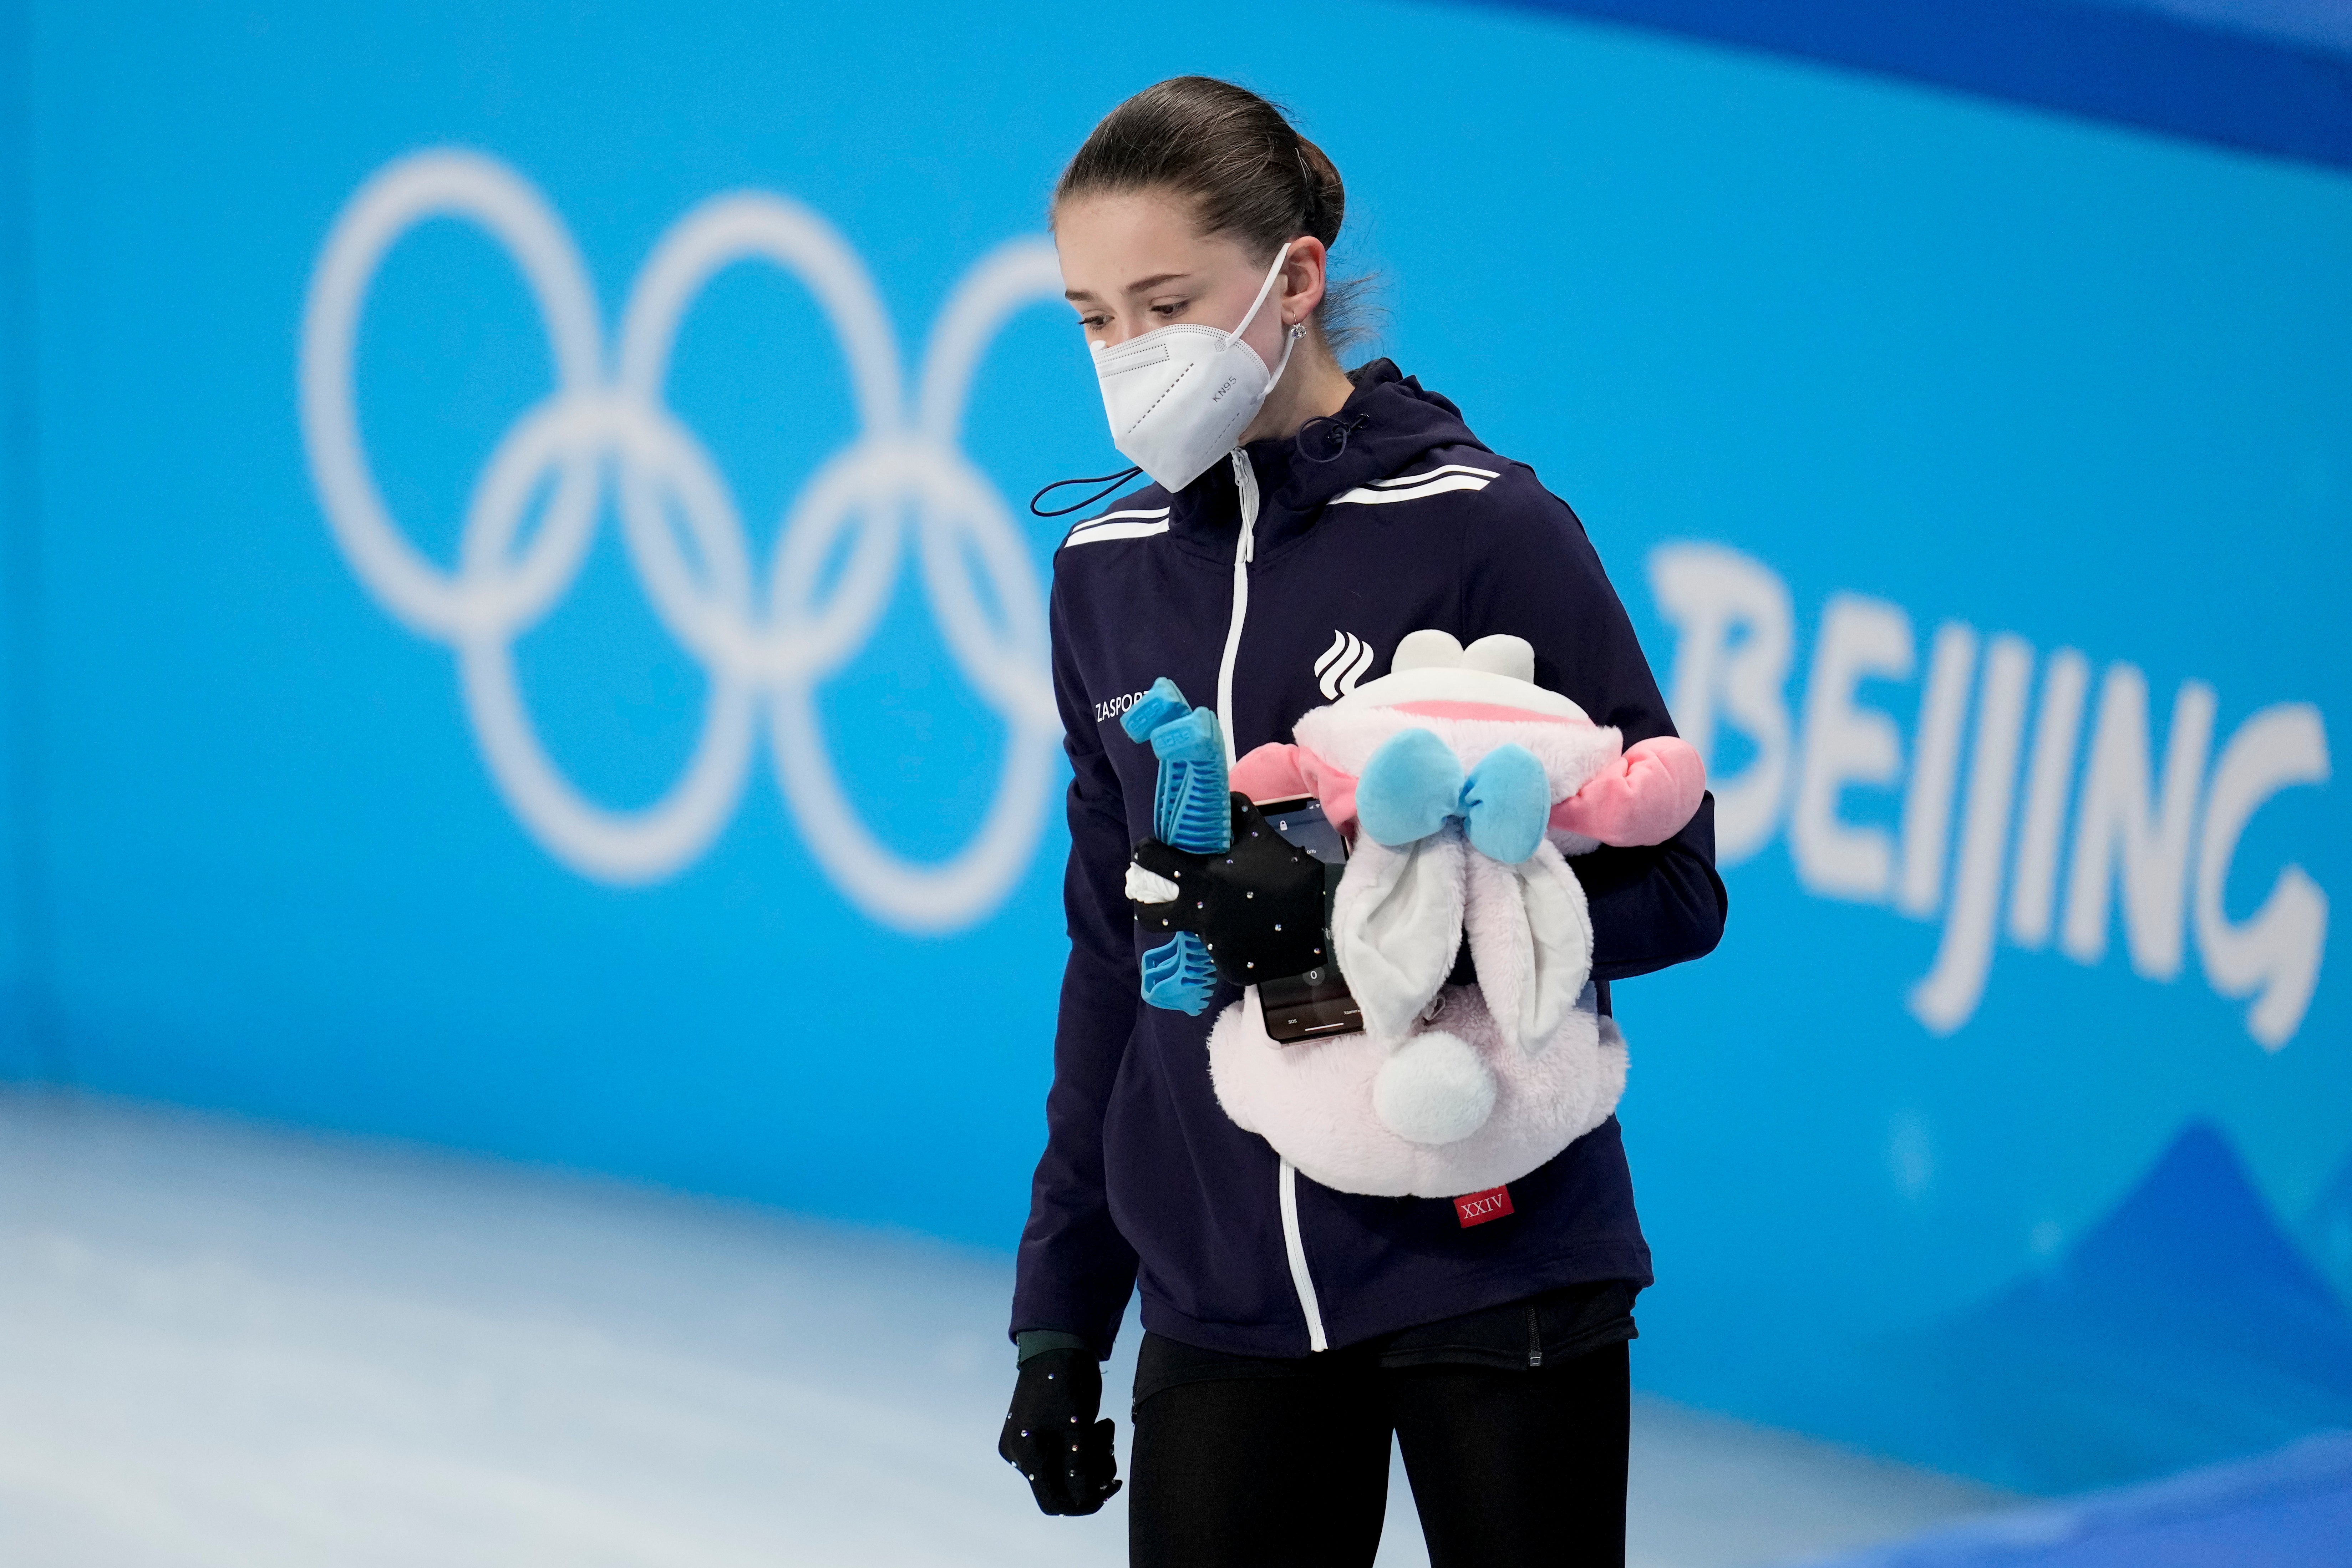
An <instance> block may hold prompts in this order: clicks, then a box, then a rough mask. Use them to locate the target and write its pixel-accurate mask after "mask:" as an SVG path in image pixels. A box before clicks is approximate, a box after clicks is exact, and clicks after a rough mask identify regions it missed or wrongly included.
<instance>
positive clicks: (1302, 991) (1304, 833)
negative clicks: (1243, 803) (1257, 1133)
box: [1257, 795, 1364, 1046]
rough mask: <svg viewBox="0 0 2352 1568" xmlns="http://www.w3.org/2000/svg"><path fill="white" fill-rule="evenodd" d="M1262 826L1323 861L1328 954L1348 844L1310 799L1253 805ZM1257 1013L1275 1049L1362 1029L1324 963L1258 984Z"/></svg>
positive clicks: (1335, 972) (1355, 1009) (1357, 1012)
mask: <svg viewBox="0 0 2352 1568" xmlns="http://www.w3.org/2000/svg"><path fill="white" fill-rule="evenodd" d="M1258 814H1259V815H1260V816H1264V817H1265V821H1266V826H1269V827H1271V828H1273V829H1274V830H1275V831H1276V833H1278V834H1280V835H1282V837H1283V838H1284V839H1285V840H1286V841H1287V842H1289V843H1292V844H1295V845H1297V847H1299V848H1301V849H1304V850H1306V851H1307V853H1308V854H1309V855H1312V856H1314V857H1315V858H1316V859H1318V860H1320V861H1321V862H1322V863H1323V951H1324V952H1327V953H1328V952H1330V951H1331V899H1332V895H1333V894H1335V893H1336V892H1337V891H1338V890H1339V876H1340V873H1341V872H1343V871H1345V870H1346V869H1347V866H1348V843H1347V840H1346V839H1344V838H1342V837H1339V829H1338V828H1337V827H1335V826H1332V825H1331V819H1330V818H1329V817H1328V816H1324V815H1323V803H1322V802H1321V801H1319V800H1317V799H1316V798H1315V797H1314V796H1312V795H1300V796H1298V797H1297V799H1294V800H1270V801H1265V802H1263V803H1261V804H1260V805H1259V806H1258ZM1257 1005H1258V1013H1259V1016H1261V1017H1263V1018H1264V1019H1265V1033H1266V1037H1267V1038H1269V1039H1271V1040H1273V1041H1275V1042H1276V1043H1277V1044H1279V1045H1285V1046H1288V1045H1295V1044H1297V1042H1298V1041H1300V1040H1313V1039H1320V1038H1322V1037H1324V1036H1326V1035H1347V1034H1353V1033H1355V1032H1356V1031H1357V1030H1360V1029H1361V1028H1362V1027H1363V1026H1364V1015H1363V1010H1362V1009H1361V1008H1360V1007H1359V1006H1357V1005H1356V999H1355V997H1354V996H1352V995H1350V994H1349V992H1348V983H1347V982H1346V981H1345V980H1342V979H1341V978H1339V965H1338V964H1336V963H1325V964H1323V965H1322V966H1321V967H1319V968H1316V969H1310V970H1308V971H1307V973H1304V974H1293V975H1289V976H1287V977H1286V978H1284V979H1281V980H1265V981H1260V982H1259V983H1258V988H1257Z"/></svg>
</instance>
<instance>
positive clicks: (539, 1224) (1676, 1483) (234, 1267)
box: [0, 1089, 2003, 1568]
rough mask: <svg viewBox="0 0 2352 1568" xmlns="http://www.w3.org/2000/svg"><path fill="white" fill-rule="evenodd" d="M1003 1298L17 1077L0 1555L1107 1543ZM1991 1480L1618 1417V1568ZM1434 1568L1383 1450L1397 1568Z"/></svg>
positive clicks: (791, 1222) (0, 1315) (1105, 1556)
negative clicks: (1032, 1438)
mask: <svg viewBox="0 0 2352 1568" xmlns="http://www.w3.org/2000/svg"><path fill="white" fill-rule="evenodd" d="M1010 1289H1011V1266H1010V1263H1009V1260H1008V1259H1006V1258H1003V1257H1002V1256H997V1255H992V1254H986V1253H973V1252H967V1251H961V1250H957V1249H953V1248H950V1247H943V1246H941V1245H940V1244H937V1243H934V1242H929V1241H926V1240H922V1239H920V1238H917V1237H905V1236H892V1235H880V1234H876V1233H873V1232H864V1231H856V1230H849V1229H845V1228H842V1227H837V1226H824V1225H819V1224H814V1223H811V1222H807V1221H803V1220H797V1219H793V1218H791V1217H789V1216H785V1215H778V1214H775V1213H773V1212H771V1211H766V1210H761V1209H755V1208H751V1207H747V1206H742V1205H727V1204H721V1203H716V1202H711V1201H709V1200H703V1199H695V1198H688V1197H680V1196H677V1195H673V1194H661V1193H652V1192H646V1191H644V1190H641V1189H637V1188H633V1187H630V1186H626V1185H623V1184H616V1183H610V1182H604V1181H598V1180H592V1179H583V1178H579V1177H573V1176H565V1175H559V1174H552V1173H545V1172H541V1171H535V1170H530V1169H523V1168H518V1167H514V1166H510V1165H506V1164H501V1163H496V1162H492V1161H484V1160H472V1159H463V1158H458V1157H454V1156H449V1155H445V1154H439V1153H435V1152H426V1151H418V1150H413V1149H408V1148H404V1147H400V1146H392V1145H383V1144H377V1143H371V1142H362V1141H358V1140H348V1139H338V1138H326V1137H315V1136H310V1135H307V1134H304V1133H300V1132H291V1131H280V1130H273V1129H265V1128H257V1127H253V1126H250V1125H247V1124H243V1123H239V1122H236V1121H228V1120H225V1119H218V1118H209V1117H198V1116H192V1115H188V1114H185V1113H181V1112H174V1111H170V1110H157V1109H152V1108H145V1107H137V1106H130V1105H125V1104H122V1103H121V1102H116V1101H109V1100H92V1099H89V1098H83V1097H70V1098H67V1097H59V1096H55V1095H50V1094H36V1093H29V1092H25V1091H12V1090H6V1089H0V1563H7V1564H9V1565H11V1568H16V1565H23V1568H149V1565H153V1568H211V1565H214V1564H218V1565H220V1568H319V1565H322V1564H333V1565H335V1568H374V1565H377V1564H382V1565H384V1568H393V1565H395V1564H396V1565H398V1568H416V1565H419V1564H433V1565H435V1568H467V1565H472V1564H481V1565H483V1568H492V1565H495V1568H541V1565H546V1568H556V1565H559V1564H560V1565H562V1568H605V1565H611V1568H622V1565H628V1568H640V1565H642V1568H656V1565H659V1568H690V1565H704V1564H708V1565H711V1568H733V1565H737V1564H740V1565H743V1568H751V1565H753V1564H758V1565H760V1568H777V1565H780V1564H790V1565H800V1564H842V1565H845V1568H850V1565H854V1568H915V1565H918V1564H943V1565H944V1564H957V1565H979V1564H990V1563H1006V1564H1012V1563H1019V1564H1022V1565H1024V1568H1050V1565H1053V1564H1057V1563H1096V1564H1112V1563H1119V1562H1121V1561H1122V1560H1123V1557H1124V1551H1123V1548H1124V1542H1125V1533H1126V1528H1127V1521H1126V1515H1125V1511H1124V1509H1123V1508H1122V1506H1121V1504H1122V1503H1123V1501H1124V1499H1118V1500H1114V1501H1113V1503H1112V1505H1111V1506H1110V1507H1109V1508H1108V1509H1106V1510H1104V1511H1103V1512H1102V1513H1101V1514H1100V1515H1098V1516H1097V1517H1095V1518H1093V1519H1087V1520H1048V1519H1044V1518H1041V1517H1040V1516H1039V1515H1038V1514H1037V1513H1036V1512H1035V1511H1034V1509H1033V1507H1032V1505H1031V1503H1030V1501H1029V1498H1028V1492H1027V1489H1026V1488H1025V1487H1024V1486H1023V1485H1022V1484H1021V1483H1020V1482H1019V1480H1018V1479H1015V1478H1014V1477H1013V1475H1012V1474H1011V1473H1010V1471H1009V1470H1007V1468H1005V1467H1004V1465H1003V1463H1002V1462H1001V1461H1000V1460H998V1459H997V1458H996V1457H995V1452H994V1447H995V1440H996V1433H997V1426H998V1423H999V1422H1001V1421H1002V1420H1003V1411H1004V1399H1005V1395H1006V1394H1007V1393H1008V1391H1009V1388H1010V1384H1011V1365H1010V1361H1011V1356H1010V1352H1009V1350H1008V1348H1007V1346H1006V1345H1005V1342H1004V1339H1003V1321H1004V1311H1005V1305H1006V1302H1007V1300H1008V1297H1009V1292H1010ZM1134 1341H1135V1335H1134V1333H1133V1332H1132V1331H1131V1326H1130V1332H1129V1334H1128V1335H1127V1336H1126V1337H1125V1346H1124V1350H1125V1353H1124V1354H1123V1355H1122V1357H1121V1359H1120V1360H1119V1361H1118V1362H1116V1363H1113V1364H1112V1366H1110V1367H1109V1368H1108V1369H1106V1379H1107V1382H1108V1386H1109V1388H1110V1389H1111V1390H1112V1392H1111V1394H1109V1395H1108V1397H1107V1398H1106V1400H1105V1405H1106V1410H1107V1413H1108V1414H1111V1415H1116V1416H1118V1417H1119V1426H1120V1429H1121V1436H1122V1438H1124V1436H1125V1430H1126V1426H1127V1422H1126V1420H1125V1414H1126V1412H1125V1408H1124V1406H1125V1401H1124V1398H1123V1393H1124V1389H1125V1386H1126V1384H1127V1381H1128V1379H1129V1376H1130V1375H1131V1373H1132V1364H1133V1363H1132V1361H1131V1359H1130V1358H1131V1357H1132V1354H1133V1346H1134ZM1122 1458H1123V1457H1122ZM2001 1501H2003V1499H2001V1498H2000V1496H1999V1495H1998V1494H1994V1493H1990V1492H1986V1491H1983V1490H1981V1489H1976V1488H1972V1487H1969V1486H1966V1485H1964V1484H1961V1483H1958V1482H1954V1481H1951V1480H1948V1479H1944V1478H1940V1477H1936V1476H1931V1475H1926V1474H1923V1473H1921V1472H1918V1471H1914V1470H1908V1469H1905V1468H1901V1467H1898V1466H1894V1465H1887V1464H1883V1463H1879V1462H1877V1461H1874V1460H1872V1459H1869V1458H1864V1457H1862V1456H1859V1455H1855V1454H1852V1453H1849V1452H1847V1451H1845V1450H1843V1449H1839V1448H1835V1447H1830V1446H1828V1445H1824V1444H1820V1443H1815V1442H1811V1441H1809V1440H1807V1439H1804V1438H1801V1437H1796V1436H1790V1435H1788V1434H1784V1433H1775V1432H1769V1431H1764V1430H1760V1429H1758V1428H1755V1427H1750V1426H1743V1425H1740V1424H1738V1423H1735V1422H1729V1421H1725V1420H1721V1419H1719V1418H1716V1417H1712V1416H1706V1415H1699V1414H1696V1413H1695V1412H1691V1411H1687V1410H1684V1409H1682V1408H1679V1407H1677V1406H1673V1405H1664V1404H1663V1403H1660V1402H1657V1401H1654V1400H1647V1399H1644V1400H1642V1401H1640V1402H1639V1403H1638V1404H1637V1406H1636V1409H1635V1414H1634V1439H1633V1495H1632V1500H1631V1504H1632V1519H1633V1522H1632V1537H1633V1539H1632V1561H1633V1563H1634V1564H1635V1565H1636V1568H1738V1565H1747V1564H1765V1563H1785V1562H1792V1561H1798V1560H1802V1559H1805V1558H1809V1557H1814V1556H1818V1555H1821V1554H1823V1553H1826V1552H1832V1551H1833V1550H1836V1549H1839V1548H1843V1547H1847V1546H1853V1545H1860V1544H1864V1543H1866V1542H1874V1541H1878V1540H1884V1539H1887V1538H1890V1537H1893V1536H1896V1535H1901V1534H1906V1533H1909V1532H1910V1531H1916V1530H1918V1529H1921V1528H1924V1527H1925V1526H1927V1525H1928V1524H1931V1523H1934V1522H1937V1521H1941V1520H1945V1519H1948V1518H1951V1517H1953V1516H1955V1515H1957V1514H1960V1513H1966V1512H1972V1511H1976V1510H1981V1509H1984V1508H1987V1507H1991V1506H1997V1505H1998V1504H1999V1503H2000V1502H2001ZM1424 1561H1425V1557H1424V1554H1423V1550H1422V1546H1421V1537H1420V1531H1419V1530H1418V1528H1417V1526H1416V1525H1415V1523H1414V1521H1413V1517H1412V1504H1411V1500H1410V1498H1409V1496H1408V1495H1407V1492H1406V1489H1405V1485H1404V1480H1403V1477H1402V1472H1401V1471H1400V1472H1399V1473H1398V1474H1397V1476H1396V1479H1395V1482H1394V1484H1393V1486H1392V1488H1391V1508H1390V1514H1389V1529H1388V1534H1387V1537H1386V1539H1385V1540H1384V1542H1383V1545H1382V1548H1381V1564H1382V1565H1383V1568H1387V1565H1391V1564H1402V1563H1421V1562H1424Z"/></svg>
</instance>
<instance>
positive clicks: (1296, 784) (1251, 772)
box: [1231, 741, 1315, 801]
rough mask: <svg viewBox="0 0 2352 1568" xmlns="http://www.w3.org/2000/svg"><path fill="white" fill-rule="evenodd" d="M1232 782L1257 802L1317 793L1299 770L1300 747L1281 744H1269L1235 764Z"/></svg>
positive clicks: (1274, 742) (1275, 742)
mask: <svg viewBox="0 0 2352 1568" xmlns="http://www.w3.org/2000/svg"><path fill="white" fill-rule="evenodd" d="M1231 783H1232V787H1234V789H1237V790H1239V791H1241V792H1242V793H1243V794H1244V795H1247V796H1249V797H1250V799H1252V800H1256V801H1266V800H1288V799H1289V798H1290V797H1291V796H1293V795H1312V794H1314V793H1315V792H1314V791H1313V790H1310V789H1308V788H1307V775H1306V774H1305V773H1301V772H1300V771H1299V767H1298V748H1297V747H1296V746H1293V745H1289V744H1286V743H1285V742H1281V741H1268V742H1266V743H1265V745H1263V746H1260V747H1258V748H1257V749H1256V750H1255V751H1254V752H1250V754H1249V755H1247V756H1245V757H1244V758H1243V759H1242V760H1241V761H1240V762H1237V763H1234V773H1233V778H1232V781H1231Z"/></svg>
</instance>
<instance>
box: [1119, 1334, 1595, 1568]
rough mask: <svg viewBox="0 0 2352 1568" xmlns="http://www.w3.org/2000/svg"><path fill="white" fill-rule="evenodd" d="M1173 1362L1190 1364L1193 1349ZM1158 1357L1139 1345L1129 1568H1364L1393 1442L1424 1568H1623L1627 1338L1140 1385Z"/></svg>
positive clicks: (1383, 1504)
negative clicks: (1529, 1356)
mask: <svg viewBox="0 0 2352 1568" xmlns="http://www.w3.org/2000/svg"><path fill="white" fill-rule="evenodd" d="M1163 1343H1164V1342H1163ZM1186 1353H1187V1354H1188V1356H1189V1357H1190V1358H1192V1359H1193V1360H1194V1362H1195V1364H1196V1369H1197V1358H1198V1356H1199V1355H1200V1354H1201V1353H1202V1352H1186ZM1164 1359H1165V1357H1164V1354H1163V1357H1162V1360H1163V1362H1164ZM1235 1359H1236V1360H1237V1361H1238V1359H1239V1358H1235ZM1153 1361H1154V1356H1153V1340H1152V1339H1151V1338H1147V1340H1146V1341H1145V1345H1144V1351H1143V1363H1142V1365H1141V1366H1140V1367H1139V1371H1138V1376H1137V1384H1138V1391H1139V1394H1140V1395H1141V1397H1139V1400H1138V1403H1137V1405H1136V1407H1135V1447H1134V1458H1133V1463H1132V1466H1131V1475H1130V1480H1129V1493H1128V1498H1129V1502H1128V1561H1129V1563H1130V1565H1131V1568H1226V1565H1228V1564H1230V1565H1232V1568H1369V1564H1370V1563H1371V1561H1372V1559H1373V1556H1374V1554H1375V1553H1376V1552H1378V1550H1379V1548H1380V1541H1381V1517H1382V1515H1383V1514H1384V1513H1385V1511H1386V1510H1387V1505H1388V1487H1389V1435H1390V1434H1391V1432H1393V1433H1394V1434H1395V1435H1396V1440H1397V1443H1398V1445H1399V1447H1401V1448H1402V1450H1403V1454H1404V1466H1405V1473H1406V1475H1407V1477H1408V1478H1410V1479H1411V1481H1412V1497H1413V1503H1414V1506H1415V1507H1416V1508H1417V1509H1418V1510H1419V1511H1420V1514H1421V1525H1422V1531H1423V1535H1424V1536H1425V1537H1426V1538H1427V1540H1428V1542H1429V1560H1430V1563H1431V1568H1533V1565H1535V1564H1543V1565H1545V1568H1587V1565H1590V1568H1602V1565H1606V1568H1622V1564H1623V1563H1624V1561H1625V1448H1626V1424H1627V1413H1628V1403H1629V1389H1628V1384H1627V1371H1626V1368H1627V1355H1626V1346H1625V1342H1624V1341H1623V1340H1622V1339H1618V1340H1616V1341H1615V1342H1611V1343H1606V1344H1603V1345H1601V1346H1600V1347H1598V1348H1595V1349H1588V1350H1583V1351H1581V1352H1579V1353H1574V1354H1568V1355H1553V1356H1549V1357H1547V1358H1545V1359H1544V1362H1543V1364H1541V1365H1540V1366H1536V1367H1528V1366H1526V1365H1519V1366H1510V1367H1506V1366H1499V1365H1493V1364H1486V1365H1481V1364H1475V1363H1463V1362H1445V1361H1440V1362H1434V1363H1428V1362H1424V1363H1420V1364H1408V1365H1394V1364H1385V1365H1384V1364H1382V1363H1381V1359H1379V1358H1378V1357H1376V1356H1370V1355H1355V1356H1351V1355H1349V1354H1348V1353H1347V1352H1336V1353H1334V1354H1332V1355H1330V1356H1328V1357H1317V1358H1315V1361H1316V1363H1318V1364H1317V1366H1316V1367H1315V1370H1313V1371H1312V1372H1309V1373H1303V1374H1299V1375H1289V1376H1268V1375H1242V1376H1234V1377H1229V1378H1209V1377H1205V1376H1200V1375H1197V1370H1196V1375H1195V1376H1194V1377H1193V1378H1192V1381H1185V1382H1177V1383H1172V1384H1171V1383H1167V1382H1165V1381H1164V1379H1160V1380H1155V1379H1152V1378H1150V1377H1149V1376H1148V1374H1149V1373H1150V1372H1151V1371H1152V1365H1153ZM1257 1364H1259V1365H1261V1366H1262V1365H1264V1364H1265V1363H1257ZM1153 1382H1158V1383H1160V1386H1157V1387H1151V1388H1150V1389H1149V1391H1147V1384H1150V1383H1153Z"/></svg>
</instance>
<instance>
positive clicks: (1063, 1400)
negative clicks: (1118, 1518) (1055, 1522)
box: [996, 1350, 1119, 1514]
mask: <svg viewBox="0 0 2352 1568" xmlns="http://www.w3.org/2000/svg"><path fill="white" fill-rule="evenodd" d="M1101 1407H1102V1368H1101V1367H1100V1366H1099V1365H1097V1363H1096V1362H1095V1358H1094V1352H1091V1351H1083V1350H1058V1351H1044V1352H1039V1353H1038V1354H1036V1355H1033V1356H1031V1357H1030V1358H1029V1359H1028V1360H1027V1361H1024V1362H1023V1363H1021V1377H1020V1381H1019V1382H1017V1383H1015V1384H1013V1408H1012V1409H1011V1410H1010V1411H1008V1412H1007V1413H1006V1415H1005V1417H1004V1436H1002V1437H1000V1438H999V1439H997V1444H996V1451H997V1452H998V1453H999V1454H1001V1455H1003V1458H1004V1461H1005V1462H1006V1463H1007V1464H1009V1465H1011V1466H1012V1467H1013V1468H1014V1469H1016V1470H1019V1471H1020V1472H1021V1473H1022V1475H1023V1476H1024V1477H1025V1478H1027V1479H1028V1482H1029V1489H1030V1490H1031V1491H1033V1492H1034V1493H1036V1494H1037V1506H1038V1508H1040V1509H1041V1510H1044V1511H1045V1512H1046V1513H1065V1514H1078V1513H1093V1512H1095V1511H1097V1510H1099V1509H1100V1508H1101V1507H1102V1505H1103V1504H1104V1503H1106V1502H1108V1501H1109V1500H1110V1495H1111V1493H1113V1492H1115V1491H1117V1490H1118V1488H1119V1481H1118V1458H1116V1457H1114V1456H1113V1455H1112V1453H1111V1447H1110V1444H1111V1434H1112V1432H1113V1430H1114V1427H1113V1425H1112V1423H1111V1422H1110V1421H1109V1420H1108V1418H1106V1419H1104V1420H1101V1421H1097V1420H1096V1419H1095V1412H1096V1411H1097V1410H1099V1409H1100V1408H1101Z"/></svg>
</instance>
